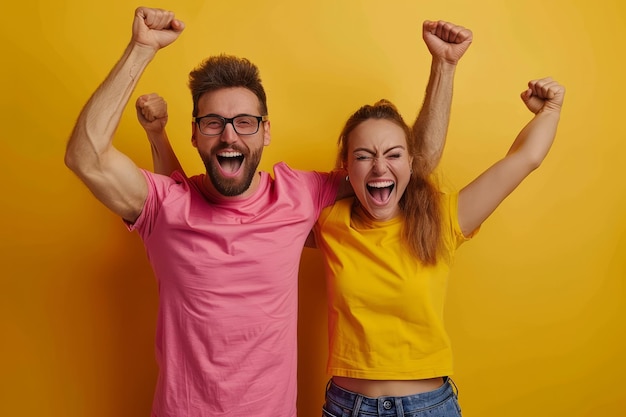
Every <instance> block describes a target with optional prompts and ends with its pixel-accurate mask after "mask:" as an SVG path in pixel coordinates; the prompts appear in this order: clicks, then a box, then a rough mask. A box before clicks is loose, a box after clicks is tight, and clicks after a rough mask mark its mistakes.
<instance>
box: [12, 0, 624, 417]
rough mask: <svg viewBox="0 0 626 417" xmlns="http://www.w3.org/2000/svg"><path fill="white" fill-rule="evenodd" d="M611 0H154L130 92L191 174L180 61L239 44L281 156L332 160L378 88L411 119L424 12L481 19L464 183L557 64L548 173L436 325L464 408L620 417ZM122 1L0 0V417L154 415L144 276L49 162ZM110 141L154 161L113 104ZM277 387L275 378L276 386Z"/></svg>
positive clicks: (619, 197) (58, 162) (103, 217)
mask: <svg viewBox="0 0 626 417" xmlns="http://www.w3.org/2000/svg"><path fill="white" fill-rule="evenodd" d="M624 4H625V3H624V2H623V1H622V0H612V1H611V0H599V1H596V2H588V1H583V0H574V1H565V0H561V1H550V0H527V1H524V2H504V1H500V0H476V1H460V0H449V1H425V0H415V1H408V0H407V1H394V0H389V1H380V0H332V1H331V0H319V1H312V2H297V1H286V0H278V1H243V0H231V1H199V0H177V1H175V2H174V1H171V2H167V1H155V2H154V3H152V4H151V6H155V7H162V8H168V9H173V10H175V11H176V12H177V15H178V16H179V17H180V18H181V19H182V20H184V21H185V22H186V24H187V29H186V30H185V32H184V34H183V35H182V37H181V38H180V39H179V40H178V41H177V42H176V43H175V44H173V45H171V46H170V47H168V48H167V49H166V50H164V51H162V52H160V53H159V55H158V56H157V58H156V59H155V61H154V62H153V63H152V64H151V66H150V67H148V70H147V73H146V74H145V76H144V77H143V79H142V80H141V82H140V85H139V87H138V90H137V91H136V94H135V95H134V96H133V98H132V100H133V101H134V99H135V98H136V97H137V95H138V94H139V93H147V92H159V93H161V94H162V95H164V96H165V97H166V98H167V100H168V102H169V109H170V123H169V127H168V129H169V132H170V136H171V137H172V140H173V142H174V147H175V149H176V151H177V152H178V154H179V156H180V157H181V160H182V162H183V165H184V166H185V167H186V169H187V171H188V172H190V173H194V172H199V171H200V170H201V169H202V165H201V164H200V162H199V158H198V157H197V154H196V153H195V150H194V149H193V148H192V147H191V144H190V142H189V138H190V130H189V125H190V114H191V99H190V96H189V93H188V90H187V86H186V81H187V74H188V72H189V70H190V69H191V68H192V67H193V66H195V65H196V64H197V63H198V62H199V61H200V60H201V59H203V58H204V57H206V56H208V55H210V54H215V53H220V52H226V53H230V54H236V55H241V56H246V57H248V58H250V59H251V60H252V61H253V62H255V63H256V64H257V65H258V66H259V67H260V69H261V75H262V78H263V81H264V83H265V87H266V89H267V92H268V97H269V103H268V104H269V110H270V116H271V120H272V134H273V141H272V144H271V145H270V147H269V148H266V151H265V155H264V158H263V162H262V168H263V169H269V168H271V165H272V164H273V163H275V162H277V161H279V160H286V161H288V162H289V163H290V164H291V165H292V166H293V167H296V168H302V169H318V170H327V169H330V168H331V167H332V165H333V160H334V155H335V138H336V136H337V134H338V132H339V129H340V127H341V125H342V123H343V122H344V120H345V119H346V118H347V116H348V115H349V114H350V113H351V112H352V111H353V110H354V109H355V108H356V107H358V106H360V105H361V104H364V103H371V102H373V101H375V100H377V99H379V98H382V97H385V98H388V99H390V100H392V101H393V102H395V103H396V104H397V105H398V106H399V108H400V109H401V111H402V112H403V114H404V115H405V117H406V118H407V119H409V120H412V119H413V117H414V116H415V115H416V113H417V109H418V108H419V107H420V103H421V101H422V99H423V91H424V87H425V85H426V80H427V77H428V70H429V60H430V57H429V54H428V51H427V50H426V48H425V46H424V44H423V42H422V40H421V22H422V20H424V19H444V20H449V21H453V22H457V23H459V24H463V25H465V26H467V27H469V28H471V29H472V30H473V31H474V35H475V38H474V44H473V45H472V47H471V48H470V50H469V51H468V53H467V54H466V57H464V58H463V60H462V62H461V64H460V65H459V68H458V72H457V78H456V87H455V97H454V105H453V114H452V121H451V126H450V132H449V136H448V145H447V148H446V153H445V156H444V159H443V162H442V167H443V169H444V171H445V172H446V182H447V183H448V184H449V185H452V186H454V187H461V186H463V185H464V184H465V183H467V182H468V181H469V180H471V179H472V178H474V177H475V176H476V175H477V174H478V173H480V172H481V171H482V170H483V169H484V168H486V167H487V166H488V165H489V164H490V163H491V162H492V161H495V160H496V158H499V157H500V156H501V155H503V154H504V153H505V152H506V150H507V149H508V145H509V143H510V142H511V141H512V140H513V138H514V136H515V135H516V133H517V132H518V131H519V130H520V128H521V127H522V125H523V124H524V123H525V122H526V121H527V120H528V119H529V113H528V112H527V111H526V110H525V108H524V106H523V104H522V102H521V101H520V100H519V97H518V94H519V92H521V91H522V89H523V88H525V84H526V82H527V81H528V80H530V79H531V78H537V77H542V76H546V75H551V76H553V77H555V78H556V79H558V80H559V81H561V82H562V83H563V84H565V86H566V87H567V89H568V91H567V94H566V104H565V108H564V111H563V114H562V119H561V120H562V121H561V125H560V127H559V133H558V138H557V141H556V143H555V145H554V147H553V149H552V151H551V153H550V155H549V156H548V158H547V160H546V161H545V163H544V165H543V166H542V167H541V168H540V169H539V170H538V171H537V172H535V173H533V174H532V175H531V176H530V177H529V178H528V180H527V181H526V182H525V183H524V184H522V186H521V187H520V188H519V189H518V190H517V191H516V192H515V193H514V194H513V195H512V196H511V197H510V198H509V199H508V200H507V201H505V203H504V204H502V206H501V207H500V208H499V209H498V210H497V212H496V213H495V214H494V215H493V216H492V217H491V218H490V219H489V220H488V221H487V222H486V224H485V225H484V226H483V229H482V232H481V233H480V234H479V236H478V237H477V238H476V239H475V240H474V241H472V242H471V243H469V244H466V245H464V246H463V247H462V248H461V249H460V251H459V253H458V258H457V263H456V266H455V269H454V271H453V273H452V276H451V285H450V288H449V296H448V301H447V311H446V320H447V327H448V329H449V332H450V335H451V337H452V340H453V345H454V349H455V361H456V363H455V365H456V374H455V376H454V379H455V381H456V384H457V385H458V387H459V389H460V403H461V406H462V407H463V410H464V416H465V417H491V416H493V417H499V416H511V417H517V416H520V417H521V416H568V417H582V416H585V417H586V416H600V415H602V416H624V415H626V395H624V391H625V388H626V387H625V385H626V383H625V382H624V380H625V377H624V374H625V373H626V360H625V359H624V352H625V351H626V336H625V333H626V332H625V331H624V330H625V324H624V323H625V319H626V317H625V316H626V307H625V304H626V289H625V286H624V278H625V277H626V186H625V180H626V175H625V172H624V170H625V166H626V160H625V159H624V155H625V154H626V134H625V133H626V128H625V127H624V126H625V123H624V121H625V118H626V116H625V114H624V110H625V109H624V107H625V106H624V104H623V103H624V97H625V96H626V88H625V85H626V84H625V82H624V66H623V59H624V53H625V52H626V50H625V48H624V39H625V38H626V6H625V5H624ZM137 5H138V4H132V3H130V2H128V1H126V0H110V1H107V2H86V1H82V0H81V1H78V0H65V1H12V2H11V3H10V4H8V5H6V4H5V5H4V6H3V18H2V24H0V35H1V39H2V40H1V41H0V48H1V57H2V63H1V64H0V66H1V68H2V76H1V77H0V83H1V98H2V100H1V106H2V109H1V111H0V117H1V124H0V126H1V128H2V132H1V141H0V167H1V169H2V172H3V175H2V190H1V191H0V195H1V197H0V199H1V200H0V213H1V220H0V221H1V222H2V224H1V225H0V226H1V228H0V230H1V233H2V239H1V241H0V245H1V247H0V264H1V265H2V272H0V274H1V281H0V338H1V340H0V415H2V416H35V415H47V416H49V417H57V416H58V417H78V416H81V417H82V416H90V417H99V416H103V417H104V416H122V417H126V416H127V417H131V416H148V415H149V410H150V404H151V400H152V392H153V388H154V383H155V376H156V365H155V362H154V355H153V337H154V325H155V311H156V306H157V294H156V285H155V283H154V280H153V277H152V273H151V270H150V268H149V265H148V263H147V261H146V259H145V255H144V252H143V247H142V244H141V242H140V240H139V238H138V236H137V235H136V234H131V233H128V232H126V230H125V228H124V226H123V224H122V222H121V221H120V220H119V219H118V218H116V217H115V216H113V215H112V214H110V213H109V212H108V211H107V210H106V209H105V208H104V207H103V206H101V205H100V204H99V203H98V202H97V201H96V200H95V198H93V197H92V196H91V195H90V194H89V192H88V191H87V189H86V188H85V187H84V186H83V185H82V184H81V183H80V182H79V181H78V180H77V178H75V176H74V175H73V174H72V173H71V172H70V171H69V170H68V169H66V168H65V166H64V165H63V152H64V147H65V142H66V140H67V137H68V135H69V133H70V131H71V129H72V126H73V123H74V121H75V119H76V117H77V115H78V113H79V111H80V109H81V107H82V106H83V104H84V103H85V102H86V100H87V99H88V97H89V95H90V94H91V92H92V91H93V90H94V89H95V88H96V87H97V86H98V84H99V83H100V82H101V81H102V80H103V79H104V77H105V76H106V74H107V73H108V71H109V69H110V68H111V67H112V66H113V64H114V62H115V61H116V60H117V59H118V58H119V57H120V56H121V54H122V51H123V49H124V47H125V46H126V44H127V42H128V39H129V38H130V27H131V21H132V15H133V11H134V9H135V7H136V6H137ZM116 145H117V146H118V147H119V148H121V149H122V150H123V151H124V152H126V153H128V154H129V155H130V156H131V157H132V158H133V159H134V160H135V161H137V163H138V164H139V165H140V166H142V167H147V168H149V167H151V163H150V158H149V151H148V146H147V143H146V141H145V139H144V136H143V133H142V131H141V129H140V128H139V126H138V123H137V121H136V118H135V114H134V109H133V108H132V107H128V111H127V112H126V113H125V115H124V120H123V122H122V124H121V126H120V128H119V130H118V135H117V138H116ZM321 276H322V269H321V267H320V259H319V255H318V253H317V252H315V251H313V250H309V249H307V250H305V252H304V255H303V264H302V276H301V315H300V327H299V331H300V347H301V350H300V368H299V372H300V378H299V379H300V391H299V392H300V394H299V408H300V416H301V417H309V416H319V415H320V405H321V402H322V398H323V390H324V386H325V383H326V379H327V376H326V375H325V374H324V365H325V359H326V351H325V349H326V334H325V314H326V313H325V304H324V303H325V301H324V284H323V282H322V281H323V280H322V277H321ZM269 383H271V381H270V382H269Z"/></svg>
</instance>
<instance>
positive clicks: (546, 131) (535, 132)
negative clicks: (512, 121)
mask: <svg viewBox="0 0 626 417" xmlns="http://www.w3.org/2000/svg"><path fill="white" fill-rule="evenodd" d="M559 119H560V112H557V111H549V112H539V113H537V114H536V115H535V116H534V117H533V118H532V120H531V121H530V122H528V124H526V126H524V128H523V129H522V130H521V131H520V133H519V134H518V135H517V137H516V138H515V141H514V142H513V144H512V145H511V148H510V149H509V151H508V153H507V156H509V155H515V157H516V158H522V159H523V161H524V162H525V163H526V164H528V167H529V170H534V169H536V168H538V167H539V166H540V165H541V163H542V162H543V160H544V159H545V157H546V156H547V155H548V152H549V151H550V148H551V147H552V144H553V142H554V138H555V137H556V131H557V126H558V124H559Z"/></svg>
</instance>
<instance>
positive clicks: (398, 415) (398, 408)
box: [395, 397, 404, 417]
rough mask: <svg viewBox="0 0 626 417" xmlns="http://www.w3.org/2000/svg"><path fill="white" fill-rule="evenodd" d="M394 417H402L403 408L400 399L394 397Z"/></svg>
mask: <svg viewBox="0 0 626 417" xmlns="http://www.w3.org/2000/svg"><path fill="white" fill-rule="evenodd" d="M395 400H396V417H404V407H402V398H400V397H396V398H395Z"/></svg>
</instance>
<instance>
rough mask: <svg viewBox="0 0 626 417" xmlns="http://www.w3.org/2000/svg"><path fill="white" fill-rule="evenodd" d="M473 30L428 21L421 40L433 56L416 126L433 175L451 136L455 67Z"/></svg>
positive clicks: (417, 139) (423, 153)
mask: <svg viewBox="0 0 626 417" xmlns="http://www.w3.org/2000/svg"><path fill="white" fill-rule="evenodd" d="M472 36H473V35H472V31H470V30H469V29H466V28H464V27H463V26H458V25H454V24H452V23H449V22H443V21H438V22H432V21H428V20H427V21H425V22H424V24H423V26H422V37H423V39H424V42H425V43H426V46H427V47H428V50H429V51H430V53H431V55H432V62H431V66H430V78H429V80H428V86H427V87H426V96H425V98H424V103H423V105H422V109H421V110H420V112H419V115H418V116H417V119H416V120H415V123H414V124H413V134H414V136H415V140H416V141H417V143H418V151H419V154H420V155H423V157H424V161H423V162H424V164H426V166H425V169H426V171H425V172H428V173H429V172H432V171H433V170H434V169H435V168H436V167H437V165H438V164H439V160H440V159H441V155H442V153H443V148H444V145H445V141H446V135H447V133H448V124H449V121H450V107H451V105H452V89H453V84H454V74H455V71H456V66H457V64H458V62H459V60H460V59H461V57H462V56H463V54H465V51H467V48H469V46H470V44H471V43H472V39H473V38H472Z"/></svg>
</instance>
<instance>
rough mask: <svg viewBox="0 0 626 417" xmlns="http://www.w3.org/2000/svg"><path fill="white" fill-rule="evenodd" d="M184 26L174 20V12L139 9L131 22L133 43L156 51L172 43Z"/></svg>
mask: <svg viewBox="0 0 626 417" xmlns="http://www.w3.org/2000/svg"><path fill="white" fill-rule="evenodd" d="M184 29H185V24H184V23H183V22H181V21H180V20H178V19H176V18H174V12H170V11H167V10H162V9H150V8H147V7H139V8H137V9H136V10H135V19H134V21H133V41H134V42H136V43H137V44H139V45H142V46H147V47H150V48H153V49H154V50H158V49H161V48H165V47H166V46H167V45H169V44H171V43H172V42H174V41H175V40H176V39H177V38H178V36H179V35H180V34H181V33H182V31H183V30H184Z"/></svg>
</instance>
